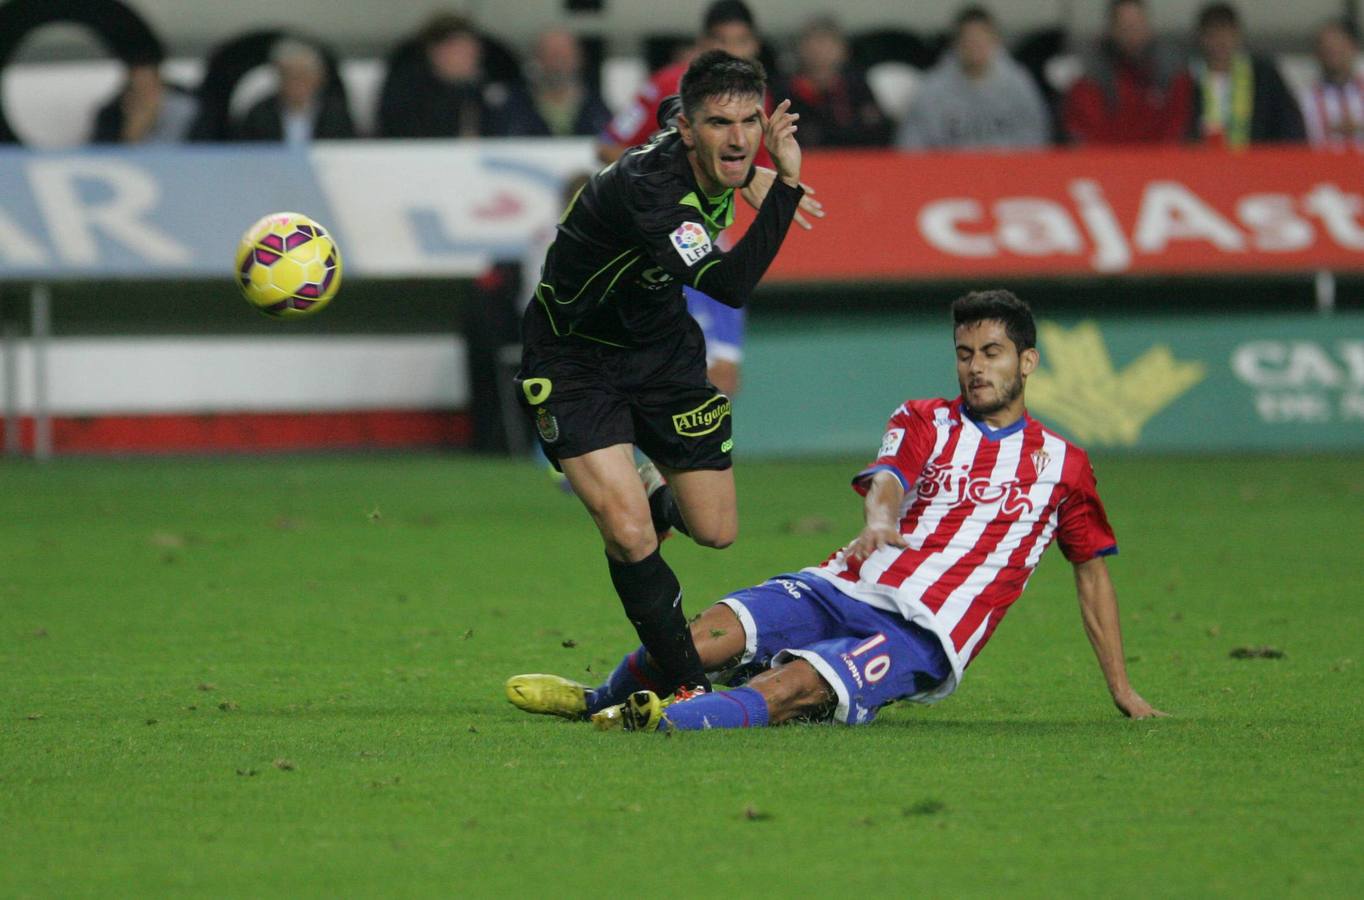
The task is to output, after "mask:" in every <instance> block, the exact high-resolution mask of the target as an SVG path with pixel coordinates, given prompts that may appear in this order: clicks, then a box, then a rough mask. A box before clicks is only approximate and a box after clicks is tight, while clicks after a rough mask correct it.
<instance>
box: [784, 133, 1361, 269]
mask: <svg viewBox="0 0 1364 900" xmlns="http://www.w3.org/2000/svg"><path fill="white" fill-rule="evenodd" d="M801 177H802V179H803V180H804V181H805V182H806V183H808V184H809V185H810V186H812V187H813V188H814V189H815V191H816V196H817V197H818V198H819V199H820V200H822V201H823V202H824V204H825V207H826V208H827V210H828V216H827V217H826V218H825V219H823V220H820V221H819V222H818V224H817V225H816V227H815V229H814V230H813V231H811V232H801V231H799V230H798V229H794V228H793V229H792V233H791V236H790V237H788V238H787V243H786V245H785V246H784V247H783V249H782V253H781V255H780V256H779V257H778V258H777V261H776V263H775V264H774V265H773V267H772V270H771V272H770V273H769V276H768V277H769V279H774V280H777V279H779V280H785V281H830V280H835V281H843V280H882V281H893V280H902V279H914V278H954V279H955V278H976V277H980V276H993V275H1009V276H1027V275H1036V276H1047V277H1051V276H1057V275H1119V274H1163V275H1171V274H1245V273H1248V272H1292V271H1313V270H1318V269H1331V270H1337V271H1348V270H1356V271H1357V270H1361V269H1364V154H1359V153H1354V152H1347V153H1332V152H1324V151H1313V150H1307V149H1278V148H1273V149H1256V150H1252V151H1247V152H1240V153H1237V152H1228V151H1225V150H1210V149H1180V148H1175V149H1131V150H1055V151H1046V152H1036V153H1010V154H992V153H956V154H922V155H919V154H916V155H908V154H900V153H895V152H890V151H877V152H840V153H818V152H811V153H809V154H807V156H806V159H805V161H804V164H803V167H802V171H801Z"/></svg>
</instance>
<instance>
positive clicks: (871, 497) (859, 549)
mask: <svg viewBox="0 0 1364 900" xmlns="http://www.w3.org/2000/svg"><path fill="white" fill-rule="evenodd" d="M904 496H905V489H904V486H903V485H901V484H900V479H898V478H896V477H895V476H894V475H892V474H890V473H889V472H877V473H876V474H875V475H874V476H873V477H872V480H871V487H869V488H868V489H867V498H866V500H865V501H864V503H863V505H862V512H863V515H864V516H865V518H866V523H867V524H866V525H864V526H863V527H862V533H861V534H859V535H858V536H857V537H856V538H854V539H853V542H852V543H851V544H849V545H848V556H850V557H852V558H854V559H866V558H867V557H868V556H870V555H871V554H873V553H875V552H876V551H877V550H880V549H881V548H882V547H904V546H905V536H904V535H902V534H901V533H900V501H901V500H903V499H904Z"/></svg>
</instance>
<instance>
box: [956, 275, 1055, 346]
mask: <svg viewBox="0 0 1364 900" xmlns="http://www.w3.org/2000/svg"><path fill="white" fill-rule="evenodd" d="M977 322H1001V323H1003V325H1004V333H1005V334H1006V335H1008V337H1009V340H1011V341H1013V342H1014V347H1015V348H1016V349H1017V350H1018V352H1019V353H1022V352H1023V351H1024V350H1031V349H1032V348H1033V347H1036V346H1037V325H1036V323H1034V322H1033V320H1032V310H1031V309H1030V308H1029V307H1028V304H1026V303H1024V302H1023V301H1022V300H1020V299H1018V297H1016V296H1015V295H1014V294H1013V293H1012V292H1011V291H1005V290H992V291H972V292H971V293H969V294H966V295H964V296H961V297H958V298H957V299H956V300H954V301H952V328H953V329H954V330H955V329H957V328H961V327H962V326H964V325H974V324H976V323H977Z"/></svg>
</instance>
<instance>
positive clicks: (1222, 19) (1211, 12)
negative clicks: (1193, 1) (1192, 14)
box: [1198, 0, 1241, 31]
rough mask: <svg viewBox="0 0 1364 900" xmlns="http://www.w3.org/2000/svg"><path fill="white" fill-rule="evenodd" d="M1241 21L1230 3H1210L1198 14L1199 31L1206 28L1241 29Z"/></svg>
mask: <svg viewBox="0 0 1364 900" xmlns="http://www.w3.org/2000/svg"><path fill="white" fill-rule="evenodd" d="M1240 27H1241V19H1240V17H1239V16H1237V15H1236V8H1235V7H1233V6H1232V5H1231V4H1230V3H1222V2H1220V0H1219V2H1217V3H1209V4H1208V5H1207V6H1205V7H1203V9H1202V11H1201V12H1199V14H1198V30H1199V31H1203V30H1204V29H1206V28H1240Z"/></svg>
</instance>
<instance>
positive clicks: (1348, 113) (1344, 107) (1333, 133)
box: [1302, 19, 1364, 150]
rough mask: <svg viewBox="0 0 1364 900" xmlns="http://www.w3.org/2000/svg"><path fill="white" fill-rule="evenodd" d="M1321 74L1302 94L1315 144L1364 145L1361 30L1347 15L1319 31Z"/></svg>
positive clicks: (1338, 148)
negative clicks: (1358, 30)
mask: <svg viewBox="0 0 1364 900" xmlns="http://www.w3.org/2000/svg"><path fill="white" fill-rule="evenodd" d="M1316 52H1317V63H1318V65H1320V66H1321V75H1320V76H1319V77H1318V78H1317V80H1316V81H1314V82H1313V83H1312V85H1311V87H1310V88H1308V89H1307V90H1306V91H1304V92H1303V94H1302V112H1303V116H1304V118H1305V119H1306V124H1307V136H1308V140H1310V141H1311V143H1312V146H1314V147H1330V148H1331V149H1334V150H1341V149H1345V148H1348V147H1355V148H1357V149H1364V73H1361V72H1360V67H1359V32H1357V31H1356V30H1355V27H1354V25H1353V24H1351V23H1350V22H1349V20H1347V19H1334V20H1332V21H1330V22H1327V23H1326V24H1325V25H1323V26H1321V28H1320V29H1319V30H1318V31H1317V46H1316Z"/></svg>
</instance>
